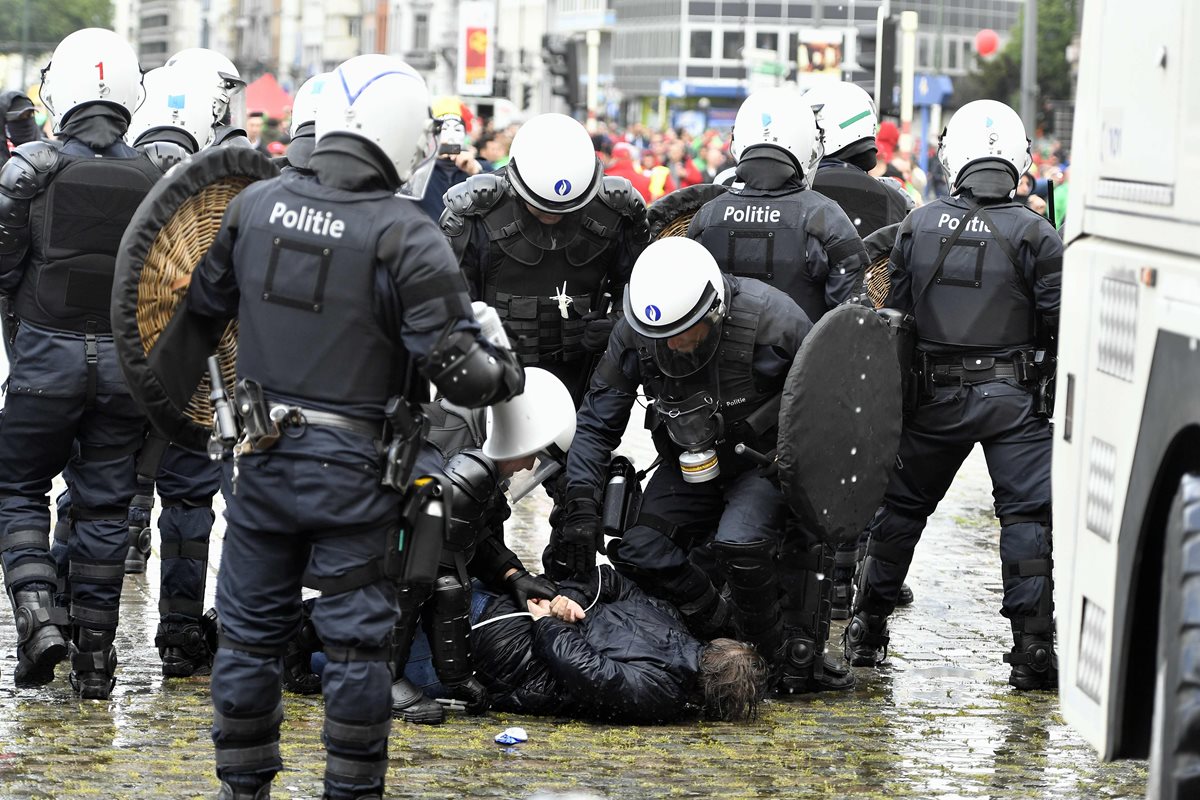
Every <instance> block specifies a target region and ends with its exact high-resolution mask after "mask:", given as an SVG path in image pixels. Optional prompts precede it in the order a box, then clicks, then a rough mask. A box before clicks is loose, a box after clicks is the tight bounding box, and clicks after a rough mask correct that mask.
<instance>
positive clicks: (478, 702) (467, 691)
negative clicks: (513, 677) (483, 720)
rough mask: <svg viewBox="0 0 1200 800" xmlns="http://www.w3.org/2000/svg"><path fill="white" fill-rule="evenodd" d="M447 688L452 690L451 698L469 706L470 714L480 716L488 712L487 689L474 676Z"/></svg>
mask: <svg viewBox="0 0 1200 800" xmlns="http://www.w3.org/2000/svg"><path fill="white" fill-rule="evenodd" d="M446 688H447V689H449V690H450V696H451V697H453V698H454V699H455V700H462V701H463V702H464V703H466V704H467V713H468V714H470V715H472V716H478V715H480V714H483V713H486V712H487V710H488V705H489V701H488V693H487V689H485V688H483V684H482V683H480V682H479V681H478V680H476V679H475V677H474V676H472V677H470V678H467V679H466V680H465V681H463V682H462V683H456V684H453V685H451V686H447V687H446Z"/></svg>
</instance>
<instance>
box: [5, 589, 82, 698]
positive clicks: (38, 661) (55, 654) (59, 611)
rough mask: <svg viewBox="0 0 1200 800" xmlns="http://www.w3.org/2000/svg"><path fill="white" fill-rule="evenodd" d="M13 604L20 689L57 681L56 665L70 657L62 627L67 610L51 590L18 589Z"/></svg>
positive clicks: (16, 680)
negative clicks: (55, 675)
mask: <svg viewBox="0 0 1200 800" xmlns="http://www.w3.org/2000/svg"><path fill="white" fill-rule="evenodd" d="M35 585H36V584H35ZM12 603H13V616H14V617H15V618H16V625H17V669H16V672H15V673H14V674H13V682H14V683H15V684H16V685H17V687H18V688H26V687H31V686H44V685H46V684H47V683H49V682H50V681H52V680H54V667H55V665H57V664H58V662H60V661H62V660H63V659H64V658H66V657H67V642H66V639H64V638H63V633H62V628H61V627H60V626H63V627H65V626H66V625H67V622H68V619H67V610H66V609H65V608H60V607H56V606H55V605H54V597H53V594H52V593H51V591H50V589H31V588H21V589H18V590H17V591H15V592H13V594H12Z"/></svg>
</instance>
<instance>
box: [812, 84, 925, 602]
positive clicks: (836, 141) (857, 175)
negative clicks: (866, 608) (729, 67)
mask: <svg viewBox="0 0 1200 800" xmlns="http://www.w3.org/2000/svg"><path fill="white" fill-rule="evenodd" d="M804 100H805V102H807V103H808V104H809V106H810V107H811V108H812V110H813V113H814V114H815V115H816V118H817V125H818V127H820V128H821V132H822V134H823V135H824V139H825V156H824V158H822V159H821V163H820V165H819V166H818V167H817V175H816V180H815V181H813V187H812V188H813V189H814V190H815V191H818V192H820V193H821V194H823V195H825V196H826V197H828V198H829V199H830V200H833V201H834V202H835V203H837V204H838V205H839V206H840V207H841V209H842V210H843V211H845V212H846V216H847V217H849V218H850V221H851V222H852V223H854V228H855V230H856V231H858V235H859V236H860V237H862V239H863V240H864V244H865V243H866V239H867V237H868V236H870V235H871V234H872V233H875V232H876V231H877V230H879V229H880V228H884V227H887V226H889V225H896V224H898V223H900V222H901V221H902V220H903V219H904V218H905V217H906V216H908V212H909V211H911V210H912V209H913V208H914V204H913V201H912V198H911V197H909V195H908V192H906V191H904V189H903V188H902V187H901V186H900V184H899V183H897V182H896V181H895V180H893V179H891V178H876V177H873V176H871V175H868V174H867V173H868V172H870V171H871V170H872V169H874V168H875V163H876V161H877V159H878V153H877V150H876V145H875V132H876V131H877V129H878V128H879V115H878V113H877V112H876V110H875V101H874V100H872V99H871V96H870V95H869V94H867V93H866V92H865V91H863V89H862V88H860V87H859V86H856V85H855V84H853V83H839V82H836V81H827V82H824V83H821V84H818V85H817V86H815V87H813V88H812V89H809V90H808V91H807V92H805V93H804ZM863 538H864V542H863V543H862V546H860V545H858V544H855V543H854V542H849V543H847V544H845V545H842V546H841V547H838V548H837V551H836V552H835V553H834V559H833V566H832V569H831V570H829V573H830V581H831V584H832V587H831V589H832V597H831V616H832V617H833V618H834V619H847V618H848V617H849V616H850V605H851V600H852V596H853V593H854V571H855V567H856V565H857V562H858V560H859V552H860V550H861V551H864V553H865V538H866V537H865V535H864V537H863ZM912 601H913V596H912V592H911V591H910V590H909V588H908V585H907V584H905V585H904V586H903V587H902V588H901V592H900V597H899V598H898V602H897V604H898V605H902V606H905V605H911V604H912Z"/></svg>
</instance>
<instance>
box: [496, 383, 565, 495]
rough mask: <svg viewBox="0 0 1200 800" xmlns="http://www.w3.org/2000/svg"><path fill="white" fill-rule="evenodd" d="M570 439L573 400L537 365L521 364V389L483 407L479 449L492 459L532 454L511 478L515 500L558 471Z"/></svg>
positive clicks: (511, 493)
mask: <svg viewBox="0 0 1200 800" xmlns="http://www.w3.org/2000/svg"><path fill="white" fill-rule="evenodd" d="M574 438H575V403H574V402H573V401H572V400H571V393H570V392H569V391H568V390H567V387H566V386H564V385H563V382H562V381H561V380H559V379H558V378H557V377H555V376H554V375H553V374H551V373H549V372H547V371H546V370H544V369H538V368H537V367H527V368H526V369H525V390H524V391H523V392H521V394H519V395H517V396H516V397H512V398H510V399H508V400H505V401H504V402H502V403H497V404H496V405H494V406H491V407H490V408H488V410H487V440H486V441H485V442H484V443H483V454H484V455H485V456H487V457H488V458H490V459H492V460H493V461H509V460H512V459H518V458H525V457H526V456H536V462H535V465H534V467H533V469H531V470H529V471H528V472H527V473H521V474H518V475H516V476H514V477H513V480H512V482H511V483H510V484H509V488H508V493H509V500H510V501H512V502H514V503H515V502H516V501H517V500H520V499H521V498H522V497H524V496H525V495H526V494H528V493H529V492H530V491H532V490H533V489H534V487H536V486H538V485H540V484H542V483H543V482H545V480H546V479H547V478H549V477H551V476H552V475H554V474H555V473H557V472H559V471H560V470H561V469H562V468H563V466H564V463H565V460H566V458H565V457H566V452H567V450H569V449H570V448H571V442H572V441H573V440H574Z"/></svg>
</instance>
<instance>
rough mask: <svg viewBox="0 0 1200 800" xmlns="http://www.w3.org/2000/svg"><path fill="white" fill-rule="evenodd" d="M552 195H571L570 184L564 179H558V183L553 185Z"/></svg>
mask: <svg viewBox="0 0 1200 800" xmlns="http://www.w3.org/2000/svg"><path fill="white" fill-rule="evenodd" d="M554 193H555V194H556V195H558V196H559V197H566V196H567V195H569V194H570V193H571V182H570V181H569V180H567V179H566V178H561V179H559V181H558V183H556V184H554Z"/></svg>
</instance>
